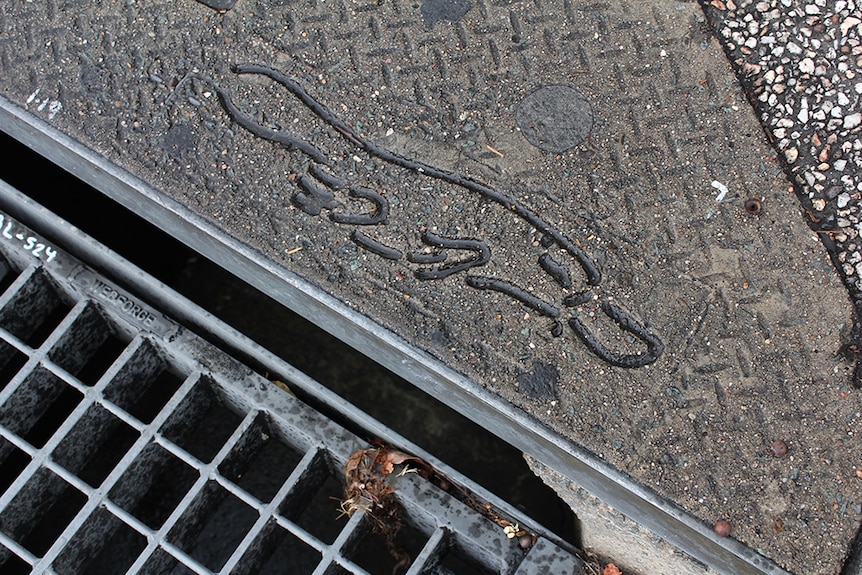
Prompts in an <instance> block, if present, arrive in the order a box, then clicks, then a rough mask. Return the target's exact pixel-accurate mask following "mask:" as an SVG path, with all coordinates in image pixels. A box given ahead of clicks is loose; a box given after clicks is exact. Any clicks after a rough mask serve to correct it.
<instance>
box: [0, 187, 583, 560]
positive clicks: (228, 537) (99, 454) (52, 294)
mask: <svg viewBox="0 0 862 575" xmlns="http://www.w3.org/2000/svg"><path fill="white" fill-rule="evenodd" d="M16 194H17V192H15V191H14V190H12V189H11V188H9V187H8V186H6V185H5V184H2V182H0V196H3V198H4V201H5V202H8V201H10V200H11V199H14V198H15V197H16ZM0 288H2V289H3V292H2V296H0V570H2V572H3V573H10V574H14V573H31V572H32V573H58V574H63V575H65V574H78V573H105V572H111V573H123V572H125V573H175V574H182V573H201V574H206V573H236V574H243V573H261V574H264V573H291V574H302V573H314V574H318V575H324V574H325V575H336V574H342V573H369V572H372V573H373V572H374V570H375V569H377V568H378V567H376V566H378V565H379V561H378V559H379V555H380V554H385V553H387V547H386V546H385V544H384V543H383V542H382V540H381V538H380V537H378V536H377V535H376V534H375V533H373V529H372V527H373V525H372V522H371V520H370V519H369V517H368V516H367V515H366V514H364V513H355V514H353V515H352V516H350V517H349V518H347V517H341V518H339V517H338V514H339V512H338V502H337V501H336V500H337V499H338V498H340V497H341V496H342V494H343V489H344V479H343V471H342V470H343V468H344V465H345V463H346V462H347V461H348V458H349V457H350V455H351V454H352V453H354V452H356V451H357V450H359V449H363V448H367V447H368V444H367V443H366V442H365V441H363V440H362V439H360V438H359V437H358V436H357V435H355V434H353V433H351V432H349V431H347V430H346V429H345V428H344V427H342V426H340V425H339V424H337V423H335V422H334V421H332V420H330V419H328V418H327V417H325V416H323V415H322V414H321V413H319V412H318V411H316V410H314V409H312V408H311V407H310V406H308V405H307V404H305V403H303V402H302V401H300V400H299V399H297V398H296V397H295V396H293V395H292V394H291V393H289V392H287V391H286V390H284V389H282V388H280V387H278V386H276V385H274V384H273V383H272V382H270V381H268V380H267V379H265V378H264V377H262V376H261V375H259V374H257V373H255V372H253V371H252V370H251V369H250V368H248V367H246V366H244V365H242V364H241V363H239V362H238V361H236V360H234V359H232V358H231V357H229V356H228V355H227V354H226V353H225V352H223V351H221V350H219V349H217V348H216V347H214V346H213V345H211V344H209V343H207V342H205V341H204V340H203V339H201V338H200V337H198V336H197V335H195V334H193V333H191V332H189V331H188V330H187V329H185V328H183V327H181V326H180V325H179V324H177V323H175V322H174V321H172V320H171V319H170V318H168V317H166V316H164V315H162V314H161V313H160V312H158V311H156V310H155V309H154V308H153V307H150V306H149V305H148V304H147V303H145V302H144V301H142V300H141V299H140V298H137V297H135V296H134V295H132V294H131V293H129V292H127V291H125V290H124V289H122V288H120V287H118V286H117V285H115V284H113V283H112V282H111V281H109V280H108V279H106V278H105V277H103V276H102V275H100V274H98V273H97V272H95V271H94V270H92V269H90V268H88V267H87V266H86V265H84V264H83V263H81V262H80V261H78V260H76V259H75V258H73V257H72V256H71V255H69V254H68V253H66V252H64V251H63V250H62V249H61V248H59V247H57V246H56V245H53V244H52V243H50V242H48V241H46V240H45V239H44V238H43V236H41V235H39V234H37V233H34V232H33V231H32V230H31V229H29V228H28V227H26V226H25V225H23V224H22V223H21V222H19V221H17V220H16V219H13V218H12V217H10V215H8V214H7V213H0ZM151 295H152V297H158V294H151ZM287 383H288V385H290V384H291V381H288V382H287ZM302 384H303V386H306V387H307V385H308V382H307V381H304V382H303V383H302ZM449 473H451V472H449ZM450 478H451V479H453V480H455V481H458V480H459V478H458V477H452V476H451V475H450ZM467 483H468V482H467V481H465V482H464V484H467ZM392 485H393V487H394V488H395V492H396V495H397V497H398V501H399V503H400V504H401V506H402V507H403V519H404V527H403V528H402V529H401V531H400V532H399V538H400V539H399V542H398V544H399V545H400V546H403V547H404V548H405V549H406V550H407V552H408V553H409V554H410V556H411V557H412V558H413V562H412V564H411V565H410V567H409V570H408V571H407V573H409V574H418V573H438V574H457V573H506V574H509V573H513V574H514V573H516V574H518V575H527V574H532V573H560V574H562V573H579V572H580V571H581V566H582V564H581V562H580V560H579V559H578V558H577V556H576V555H575V554H573V553H572V552H571V551H570V550H567V549H564V548H563V547H561V546H560V545H558V544H557V543H556V542H553V541H551V540H550V539H549V538H547V537H545V536H543V535H541V534H540V535H539V536H538V538H537V540H536V542H535V544H534V545H532V547H531V548H530V549H529V551H524V550H522V549H521V547H519V545H518V543H517V539H510V538H508V537H507V535H506V533H505V532H504V530H503V529H502V527H500V525H499V524H498V523H495V522H494V521H492V520H491V519H489V518H488V517H487V516H486V515H483V514H481V513H479V512H477V511H476V510H475V509H474V508H471V506H468V505H466V504H465V503H463V502H462V501H461V500H459V499H456V498H455V497H453V496H452V495H450V494H449V493H447V492H445V491H444V490H442V489H440V488H438V487H437V486H435V485H434V484H432V483H431V482H429V481H427V480H425V479H423V478H422V477H420V476H419V475H417V474H412V473H410V474H405V475H403V476H401V477H398V478H395V479H393V480H392ZM490 504H495V502H490Z"/></svg>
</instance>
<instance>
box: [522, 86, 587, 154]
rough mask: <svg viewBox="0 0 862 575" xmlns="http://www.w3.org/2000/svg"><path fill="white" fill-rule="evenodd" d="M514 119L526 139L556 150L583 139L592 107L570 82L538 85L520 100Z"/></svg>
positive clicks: (573, 144)
mask: <svg viewBox="0 0 862 575" xmlns="http://www.w3.org/2000/svg"><path fill="white" fill-rule="evenodd" d="M515 121H516V122H517V123H518V127H519V128H521V132H523V134H524V137H526V138H527V141H528V142H530V143H531V144H533V145H534V146H536V147H537V148H540V149H542V150H545V151H547V152H554V153H557V154H559V153H561V152H565V151H566V150H568V149H569V148H573V147H574V146H577V145H578V144H580V143H581V142H583V141H584V139H586V137H587V134H588V133H589V132H590V130H591V129H592V127H593V109H592V107H591V106H590V103H589V102H587V99H586V98H585V97H584V95H583V94H581V93H580V92H578V91H577V90H575V89H574V88H572V87H571V86H563V85H551V86H542V87H541V88H539V89H538V90H536V91H535V92H533V93H531V94H530V95H528V96H527V97H526V98H524V99H523V100H522V101H521V103H520V105H519V106H518V110H517V111H516V112H515Z"/></svg>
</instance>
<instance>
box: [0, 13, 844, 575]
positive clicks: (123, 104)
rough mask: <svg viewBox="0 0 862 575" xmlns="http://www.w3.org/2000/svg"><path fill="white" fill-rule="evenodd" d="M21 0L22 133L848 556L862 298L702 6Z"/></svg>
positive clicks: (573, 421) (336, 305) (628, 509)
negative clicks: (855, 306) (782, 450)
mask: <svg viewBox="0 0 862 575" xmlns="http://www.w3.org/2000/svg"><path fill="white" fill-rule="evenodd" d="M52 6H53V8H52ZM3 16H4V17H3V26H4V29H5V30H6V34H5V36H4V38H5V39H4V42H5V43H4V44H3V46H2V50H3V52H2V55H3V57H2V59H0V64H2V73H3V74H4V79H5V80H6V85H7V86H9V89H8V91H7V92H6V98H7V99H8V100H7V101H8V102H9V106H10V107H8V108H7V121H6V122H5V126H6V127H5V128H4V129H6V130H7V131H10V132H12V133H16V134H18V135H19V137H22V138H27V137H36V136H34V134H43V135H44V134H48V133H49V132H45V131H43V130H42V128H41V127H38V126H41V124H39V123H38V122H35V123H33V122H31V121H30V120H29V119H28V120H27V122H25V123H22V122H20V121H14V120H10V119H9V117H11V116H14V115H18V116H19V117H20V113H22V110H25V109H26V110H28V111H29V113H30V114H31V116H28V118H31V117H33V116H36V117H40V118H42V119H43V120H44V121H45V122H47V124H48V125H50V126H52V127H55V128H58V129H59V130H60V131H61V132H62V133H63V134H66V135H68V136H70V137H71V140H70V141H65V140H63V141H62V142H61V140H62V138H58V137H57V136H56V134H55V133H54V132H50V134H51V135H50V136H48V139H49V140H50V141H51V142H54V143H57V142H61V143H60V144H59V147H60V148H61V149H63V150H77V149H78V148H76V144H80V145H83V148H84V149H88V148H89V149H91V150H94V151H95V157H97V158H98V157H102V158H106V159H107V160H108V162H109V163H108V164H107V165H101V164H99V163H98V162H95V163H96V164H98V167H97V169H95V170H90V169H89V168H86V167H82V166H83V164H81V163H80V162H79V160H78V159H72V160H71V161H69V162H66V165H69V166H70V167H73V168H74V169H76V170H78V171H79V172H81V173H84V172H89V173H88V174H84V175H85V176H86V177H88V178H90V179H91V181H94V182H95V183H97V184H99V183H100V182H101V184H100V187H101V188H102V189H103V190H104V191H105V193H108V194H111V195H112V196H114V197H116V198H117V199H119V200H120V201H121V202H123V203H125V204H127V205H129V206H132V207H133V208H135V209H136V210H139V211H141V212H142V213H145V214H148V217H151V218H152V219H153V220H154V221H157V222H158V223H159V224H160V225H162V226H164V227H165V228H167V229H169V230H170V231H172V233H174V234H175V235H177V236H178V237H182V238H183V239H184V240H185V241H188V242H189V243H190V244H192V245H194V246H195V247H196V248H197V249H199V250H201V251H202V252H203V253H205V254H207V255H208V256H211V257H213V259H215V260H216V261H219V262H220V263H222V264H223V265H225V266H227V267H229V268H230V269H232V270H233V271H235V272H237V273H239V274H240V275H243V276H244V277H247V278H248V279H249V281H251V282H252V283H254V284H255V285H258V286H259V287H261V288H262V289H264V291H266V292H267V293H269V294H271V295H273V296H275V297H277V298H279V299H280V300H281V301H284V302H285V303H286V304H288V305H290V306H292V307H293V308H295V309H298V310H300V311H303V312H305V313H307V314H308V315H309V316H310V317H312V319H313V320H314V321H316V322H318V323H319V324H320V325H322V326H323V327H325V328H326V329H328V330H329V331H332V332H333V333H336V334H338V335H339V336H340V337H342V338H344V339H345V340H347V341H348V342H350V343H352V344H353V345H355V346H357V347H358V348H360V349H362V350H363V351H365V352H366V353H368V354H370V355H371V356H372V357H375V358H377V359H378V360H379V361H381V362H382V363H384V364H386V365H387V366H388V367H390V368H392V369H395V370H396V371H398V372H399V373H401V374H404V375H406V376H407V377H408V379H411V380H413V381H414V382H415V383H416V384H417V385H419V386H421V387H423V388H424V389H426V390H427V391H429V392H431V393H433V394H435V395H437V396H440V397H444V398H449V401H450V403H451V404H452V405H453V406H454V407H455V408H456V409H459V410H461V411H463V412H467V413H470V414H473V415H474V416H475V417H479V418H482V420H483V422H488V427H489V428H490V429H492V430H494V432H495V433H498V434H499V435H501V436H503V437H506V438H507V439H509V440H510V441H512V442H513V443H515V444H516V445H519V446H521V447H522V448H523V449H524V450H525V451H528V452H529V453H531V454H532V455H534V456H536V457H537V459H539V460H540V461H543V462H545V463H547V464H549V465H551V467H553V468H555V469H558V470H560V471H561V472H562V473H563V474H564V475H566V476H567V477H569V478H570V479H573V480H575V481H576V482H578V483H579V484H581V485H583V486H584V487H586V488H587V489H588V490H590V491H592V492H596V493H603V494H605V495H606V494H608V493H611V492H615V493H616V490H617V487H616V485H619V484H625V482H626V481H628V478H634V479H635V481H636V482H637V483H639V489H642V491H638V490H635V492H634V494H633V492H632V491H627V495H624V496H623V497H622V498H621V499H619V500H617V502H616V504H617V506H618V508H620V509H621V510H622V511H623V512H624V513H626V514H627V515H629V516H632V517H636V518H637V520H638V521H641V522H644V523H645V524H649V525H650V526H651V527H653V528H655V529H657V531H658V532H659V533H660V534H661V535H662V536H665V537H667V538H669V539H671V540H674V541H676V542H678V543H679V544H680V545H681V546H683V548H684V549H685V550H686V551H687V552H689V553H692V554H693V555H695V556H696V557H698V558H700V559H701V560H704V561H706V562H707V563H709V564H712V565H717V566H719V567H720V568H724V567H727V566H728V565H734V561H736V559H734V557H738V556H741V555H746V554H747V553H748V551H746V550H745V547H744V546H736V543H735V542H733V541H727V540H719V539H718V538H717V537H715V536H714V535H712V534H711V524H712V522H713V521H715V520H716V519H718V518H720V517H729V518H730V519H731V520H732V521H733V523H734V525H735V528H734V532H733V535H734V537H737V538H738V539H739V540H740V541H742V542H743V543H744V544H745V545H747V546H748V547H749V549H759V550H762V551H763V553H765V555H766V556H768V557H769V558H771V559H774V560H775V561H776V562H778V563H779V564H780V565H782V566H784V567H786V568H788V569H790V570H794V571H801V572H804V570H805V569H806V568H807V567H808V565H809V562H810V558H811V557H812V556H815V555H816V556H817V557H818V558H819V561H822V563H823V565H828V566H836V565H840V563H841V561H842V559H843V557H844V555H845V553H846V551H847V548H848V545H849V542H850V541H851V540H852V538H853V536H854V534H855V514H854V511H853V510H854V509H855V506H856V505H857V503H856V500H855V498H856V497H857V494H856V489H855V481H856V478H855V476H853V474H852V473H851V472H850V470H852V469H853V466H854V465H856V462H855V461H854V459H853V453H855V452H856V451H855V450H854V448H853V445H855V442H856V441H857V439H856V438H855V435H848V434H847V429H848V427H849V428H851V429H852V426H853V425H855V421H856V419H857V416H856V415H855V414H856V413H857V412H858V409H857V408H858V406H857V405H856V403H855V402H853V401H847V400H845V399H846V398H845V397H844V396H843V395H842V394H844V393H845V388H846V387H847V385H848V383H847V382H848V379H847V375H846V374H847V371H848V370H850V369H851V368H852V366H848V365H846V364H845V363H844V362H843V361H842V360H840V359H836V353H837V351H838V349H839V347H840V346H841V344H842V330H849V328H850V326H851V323H852V316H851V307H850V305H849V302H848V301H847V295H846V293H845V292H844V290H843V288H842V286H841V285H840V282H839V281H838V280H837V278H836V277H835V274H834V271H833V270H832V268H831V265H830V263H829V261H828V259H827V257H826V254H825V252H824V250H823V248H822V246H821V244H820V242H819V240H817V239H816V238H815V237H813V235H812V234H811V233H810V232H809V231H808V230H807V228H805V226H804V224H803V222H802V220H801V218H800V217H799V214H798V207H797V206H796V204H795V199H794V197H793V196H792V194H790V193H789V191H788V188H789V186H788V182H787V181H786V179H785V178H784V176H783V174H782V172H781V169H780V166H779V165H778V164H777V163H776V162H775V161H774V157H773V152H772V150H771V149H770V148H769V147H768V145H767V143H766V142H765V141H764V138H763V135H762V133H761V131H760V128H759V126H758V125H757V122H756V121H755V119H754V118H753V116H752V114H751V112H750V110H749V108H748V107H747V104H746V102H745V99H744V97H743V95H742V94H741V92H740V90H739V88H738V86H737V84H736V82H735V80H734V78H733V77H732V76H731V74H730V73H729V70H728V68H727V65H726V63H725V61H724V59H723V56H722V55H721V52H720V50H719V49H718V47H717V45H716V44H715V43H714V42H713V41H712V40H710V38H709V36H708V35H707V33H706V31H705V29H704V28H703V26H702V14H701V13H700V12H699V9H698V8H697V6H696V5H694V4H691V3H679V4H677V3H673V2H662V1H657V2H652V3H648V4H645V3H632V4H630V3H613V4H611V3H582V2H571V1H568V0H564V1H559V2H556V1H555V2H543V3H541V4H536V3H532V2H525V3H520V2H506V3H500V4H499V5H498V4H491V3H486V2H475V3H465V2H445V1H439V2H424V3H422V4H421V5H420V4H418V3H417V4H408V3H401V2H389V3H383V4H378V3H367V4H366V3H351V2H336V3H323V2H309V3H286V4H284V3H275V2H273V3H267V2H240V3H237V4H236V5H235V6H234V8H233V9H232V10H229V11H227V12H223V13H221V12H214V11H212V10H211V9H209V8H206V7H205V6H203V5H201V4H198V3H192V2H186V3H183V4H179V5H175V4H161V5H150V6H146V7H144V6H138V5H123V6H113V5H111V6H97V7H88V8H85V9H77V10H66V9H62V8H61V7H59V6H57V5H55V4H49V5H48V6H47V8H45V9H44V10H41V9H37V8H35V7H33V6H32V5H31V4H28V3H25V2H23V1H19V2H13V3H11V4H10V5H9V6H6V7H4V8H3ZM246 63H248V64H250V65H246V66H245V67H243V66H240V67H239V68H237V67H236V66H235V65H236V64H246ZM25 124H26V125H25ZM34 145H36V144H34ZM52 146H55V144H50V145H47V147H52ZM63 153H64V152H58V155H60V156H62V155H63ZM73 155H77V158H82V157H85V156H86V152H81V153H80V154H79V153H78V152H74V154H73ZM60 159H62V158H60ZM87 162H90V161H89V160H87V161H85V162H84V164H86V163H87ZM92 163H93V162H90V164H92ZM76 165H77V168H76V167H75V166H76ZM117 167H118V168H119V170H117ZM114 170H117V171H114ZM122 170H127V171H128V173H130V174H132V176H131V177H130V176H128V174H124V173H123V172H122ZM106 174H107V176H108V177H107V178H106ZM109 180H110V182H109ZM117 181H120V182H122V183H123V184H124V185H125V187H124V186H119V187H118V186H117V185H116V182H117ZM725 190H726V191H725ZM752 197H757V198H760V199H762V202H763V206H764V209H763V210H762V211H761V212H760V213H759V215H757V216H753V215H752V214H750V213H748V212H747V211H746V210H745V209H744V202H745V201H746V200H748V199H750V198H752ZM213 240H214V241H213ZM369 319H370V320H371V321H370V322H369V321H368V320H369ZM488 406H491V408H490V409H491V410H490V411H488ZM512 406H514V410H513V409H512ZM495 414H496V415H495ZM812 414H816V417H815V416H812ZM512 422H517V423H518V425H517V426H515V427H513V425H512ZM837 422H841V423H837ZM537 424H539V425H540V426H541V427H540V428H539V429H540V431H533V430H532V428H536V427H537ZM524 429H528V430H529V431H526V432H525V431H523V430H524ZM548 429H550V430H552V433H548V432H547V430H548ZM836 437H840V439H841V442H842V443H841V445H838V444H837V443H836V441H835V439H836ZM525 438H526V439H525ZM777 440H784V441H785V442H787V443H788V444H789V445H790V454H789V455H788V456H787V457H786V458H777V457H775V455H774V454H773V452H772V450H771V445H772V443H773V441H777ZM589 453H594V454H598V455H599V456H600V458H601V459H603V460H604V463H601V464H599V463H597V462H596V461H594V460H592V459H591V456H590V455H589ZM573 454H574V455H573ZM571 457H573V458H574V462H572V461H570V460H569V458H571ZM824 461H829V462H830V463H829V465H828V466H827V465H826V464H824ZM740 462H744V463H742V464H740ZM605 464H610V466H611V467H610V468H609V469H606V468H604V467H602V465H605ZM587 468H589V469H591V470H595V469H597V468H598V469H600V471H598V472H597V475H596V476H592V475H591V473H593V472H592V471H589V470H588V469H587ZM832 469H843V470H846V471H847V472H846V473H845V474H843V475H841V476H840V478H836V476H835V474H834V473H832ZM616 474H619V475H616ZM609 476H610V477H614V478H619V477H621V478H623V479H621V480H618V479H613V480H612V481H611V484H609V485H608V484H602V483H603V480H601V479H596V477H609ZM643 487H646V489H643ZM625 489H626V490H627V489H628V487H626V488H625ZM836 493H837V494H840V498H841V502H840V503H838V505H837V506H835V505H833V503H835V502H836V500H835V498H836V497H837V496H836ZM764 494H768V497H767V496H764ZM616 495H617V496H619V495H621V494H620V493H616ZM663 497H664V498H667V499H668V500H670V501H671V502H672V503H670V504H668V503H666V502H665V501H663V500H662V498H663ZM843 502H848V505H846V506H845V505H843ZM801 506H804V508H805V509H806V510H807V511H806V513H805V514H799V513H796V512H795V509H798V508H800V507H801ZM678 507H681V508H683V509H684V510H685V511H686V513H684V514H679V513H678ZM848 510H849V511H848ZM678 516H682V517H684V520H683V523H684V524H685V525H686V530H689V529H690V530H691V531H690V533H689V531H685V534H683V535H680V533H681V531H680V529H679V525H678V523H677V522H678V521H679V519H678ZM778 524H781V525H782V526H783V528H782V529H780V530H778V529H776V527H775V526H776V525H778ZM671 526H673V527H671ZM817 526H825V527H826V528H825V529H823V528H821V527H817ZM800 533H803V534H804V536H800ZM689 536H691V537H693V539H692V540H693V541H696V542H697V543H694V544H692V543H691V541H692V540H690V538H689ZM728 550H730V551H728ZM815 550H816V551H815ZM725 553H726V554H727V556H725V555H724V554H725ZM719 557H724V558H723V559H721V558H719ZM722 566H723V567H722ZM727 568H728V569H729V570H730V569H735V568H736V567H733V568H730V567H727Z"/></svg>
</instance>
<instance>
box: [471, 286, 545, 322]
mask: <svg viewBox="0 0 862 575" xmlns="http://www.w3.org/2000/svg"><path fill="white" fill-rule="evenodd" d="M467 285H468V286H470V287H472V288H476V289H481V290H492V291H496V292H500V293H502V294H506V295H507V296H509V297H510V298H512V299H516V300H518V301H519V302H521V303H522V304H524V305H525V306H527V307H528V308H530V309H532V310H534V311H537V312H539V313H540V314H542V315H546V316H548V317H554V318H555V317H559V315H560V310H559V308H557V307H556V306H553V305H551V304H549V303H548V302H546V301H545V300H543V299H540V298H537V297H536V296H534V295H533V294H531V293H530V292H528V291H526V290H523V289H521V288H519V287H518V286H516V285H515V284H510V283H509V282H507V281H504V280H501V279H497V278H488V277H482V276H467Z"/></svg>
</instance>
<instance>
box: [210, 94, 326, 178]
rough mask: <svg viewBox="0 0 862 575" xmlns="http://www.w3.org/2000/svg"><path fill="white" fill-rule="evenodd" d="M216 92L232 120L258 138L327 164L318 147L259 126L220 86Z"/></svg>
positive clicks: (288, 133) (281, 132)
mask: <svg viewBox="0 0 862 575" xmlns="http://www.w3.org/2000/svg"><path fill="white" fill-rule="evenodd" d="M216 92H217V93H218V97H219V100H221V103H222V106H224V109H225V110H227V113H228V114H230V116H231V117H232V118H233V121H234V122H236V123H237V124H239V125H240V126H242V127H243V128H245V129H246V130H248V131H249V132H251V133H252V134H254V135H255V136H258V137H260V138H263V139H265V140H270V141H272V142H277V143H279V144H281V145H282V146H284V147H285V148H287V149H288V150H299V151H300V152H302V153H303V154H305V155H307V156H308V157H309V158H311V159H313V160H314V161H315V162H320V163H321V164H327V165H328V164H329V158H327V156H326V154H324V153H323V151H321V150H320V148H318V147H316V146H313V145H311V144H309V143H308V142H306V141H305V140H303V139H302V138H298V137H296V136H294V135H293V134H291V133H290V132H287V131H281V130H273V129H272V128H267V127H266V126H261V125H260V124H258V123H257V122H255V121H254V120H253V119H252V118H251V116H249V115H248V114H246V113H245V112H242V111H240V109H239V108H237V107H236V106H234V105H233V102H231V100H230V96H228V95H227V92H225V91H224V90H222V89H221V88H216Z"/></svg>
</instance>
